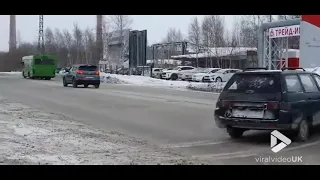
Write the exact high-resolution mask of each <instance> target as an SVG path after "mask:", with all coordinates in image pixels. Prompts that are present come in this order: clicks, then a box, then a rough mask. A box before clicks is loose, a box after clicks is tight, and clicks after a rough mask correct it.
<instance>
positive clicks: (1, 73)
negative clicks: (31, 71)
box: [0, 71, 22, 76]
mask: <svg viewBox="0 0 320 180" xmlns="http://www.w3.org/2000/svg"><path fill="white" fill-rule="evenodd" d="M0 75H21V76H22V74H21V72H19V71H11V72H0Z"/></svg>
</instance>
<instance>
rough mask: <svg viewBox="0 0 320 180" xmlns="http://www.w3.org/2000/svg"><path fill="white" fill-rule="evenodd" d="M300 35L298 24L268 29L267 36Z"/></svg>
mask: <svg viewBox="0 0 320 180" xmlns="http://www.w3.org/2000/svg"><path fill="white" fill-rule="evenodd" d="M292 36H300V25H293V26H284V27H276V28H270V29H269V38H282V37H292Z"/></svg>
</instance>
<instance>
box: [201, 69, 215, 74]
mask: <svg viewBox="0 0 320 180" xmlns="http://www.w3.org/2000/svg"><path fill="white" fill-rule="evenodd" d="M212 70H213V69H204V70H203V71H202V73H209V72H211V71H212Z"/></svg>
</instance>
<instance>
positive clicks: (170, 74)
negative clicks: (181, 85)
mask: <svg viewBox="0 0 320 180" xmlns="http://www.w3.org/2000/svg"><path fill="white" fill-rule="evenodd" d="M192 69H195V67H192V66H177V67H175V68H173V69H172V70H162V73H161V76H162V78H163V79H167V80H169V79H171V80H177V79H178V78H179V76H178V74H179V73H180V72H182V71H187V70H192Z"/></svg>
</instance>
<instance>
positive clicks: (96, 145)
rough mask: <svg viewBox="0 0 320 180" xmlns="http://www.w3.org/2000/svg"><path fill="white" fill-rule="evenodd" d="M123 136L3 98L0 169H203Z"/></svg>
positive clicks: (189, 160) (192, 161)
mask: <svg viewBox="0 0 320 180" xmlns="http://www.w3.org/2000/svg"><path fill="white" fill-rule="evenodd" d="M197 162H198V160H196V159H191V158H189V157H185V156H182V155H179V154H176V153H174V152H170V151H169V150H163V149H161V148H160V147H158V146H155V145H150V144H149V143H148V142H145V141H140V140H137V139H135V138H132V137H128V136H125V135H123V134H119V133H117V132H105V131H101V130H97V129H94V128H92V127H89V126H86V125H84V124H81V123H78V122H75V121H72V120H70V119H69V118H67V117H65V116H62V115H58V114H50V113H44V112H41V111H39V110H35V109H32V108H30V107H28V106H24V105H22V104H20V103H12V102H9V101H7V100H5V99H3V98H0V164H111V165H115V164H117V165H118V164H200V163H197Z"/></svg>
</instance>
